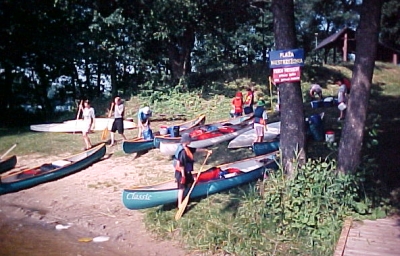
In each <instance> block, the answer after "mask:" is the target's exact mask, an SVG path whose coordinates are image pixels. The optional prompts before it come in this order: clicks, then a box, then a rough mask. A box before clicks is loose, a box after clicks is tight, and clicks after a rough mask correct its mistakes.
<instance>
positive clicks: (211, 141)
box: [159, 125, 253, 156]
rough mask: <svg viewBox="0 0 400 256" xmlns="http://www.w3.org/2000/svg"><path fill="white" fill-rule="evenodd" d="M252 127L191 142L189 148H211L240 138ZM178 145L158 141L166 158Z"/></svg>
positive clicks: (171, 154)
mask: <svg viewBox="0 0 400 256" xmlns="http://www.w3.org/2000/svg"><path fill="white" fill-rule="evenodd" d="M252 130H253V127H252V125H247V126H245V127H243V128H241V129H238V130H237V131H235V132H231V133H227V134H224V135H221V136H217V137H213V138H208V139H202V140H193V141H192V142H190V144H189V147H192V148H205V147H209V146H213V145H215V144H218V143H221V142H224V141H228V140H231V139H234V138H235V137H237V136H240V134H243V133H245V132H247V131H252ZM179 144H180V143H179V142H178V143H176V142H173V143H169V142H164V141H160V148H159V149H160V152H161V154H163V155H166V156H173V155H174V154H175V152H176V149H177V148H178V145H179Z"/></svg>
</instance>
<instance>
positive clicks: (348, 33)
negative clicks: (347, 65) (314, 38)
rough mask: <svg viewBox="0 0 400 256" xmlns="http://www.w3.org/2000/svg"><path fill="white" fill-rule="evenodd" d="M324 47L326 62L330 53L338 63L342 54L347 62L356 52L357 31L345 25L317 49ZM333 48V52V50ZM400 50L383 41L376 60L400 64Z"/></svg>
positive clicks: (323, 41)
mask: <svg viewBox="0 0 400 256" xmlns="http://www.w3.org/2000/svg"><path fill="white" fill-rule="evenodd" d="M322 49H324V53H323V55H324V63H327V60H328V55H330V54H332V55H333V63H337V57H338V55H339V56H340V55H341V56H342V61H343V62H347V61H348V59H349V54H355V53H356V32H355V31H354V30H352V29H351V28H348V27H345V28H343V29H341V30H340V31H338V32H337V33H335V34H333V35H331V36H329V37H327V38H325V39H324V40H322V41H321V42H320V43H319V44H317V47H315V49H314V50H315V51H319V50H322ZM332 50H333V53H332V52H331V51H332ZM399 55H400V50H397V49H394V48H392V47H389V46H387V45H385V44H383V43H382V42H379V43H378V50H377V54H376V60H378V61H382V62H391V63H393V64H394V65H398V64H399Z"/></svg>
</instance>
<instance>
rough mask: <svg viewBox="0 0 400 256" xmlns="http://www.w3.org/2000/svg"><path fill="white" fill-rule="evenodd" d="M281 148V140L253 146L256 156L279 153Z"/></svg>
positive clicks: (256, 143) (258, 143) (257, 143)
mask: <svg viewBox="0 0 400 256" xmlns="http://www.w3.org/2000/svg"><path fill="white" fill-rule="evenodd" d="M279 147H280V141H279V139H274V140H271V141H264V142H255V143H254V144H253V151H254V154H255V155H256V156H259V155H265V154H269V153H271V152H274V151H278V150H279Z"/></svg>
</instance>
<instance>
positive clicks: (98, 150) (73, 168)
mask: <svg viewBox="0 0 400 256" xmlns="http://www.w3.org/2000/svg"><path fill="white" fill-rule="evenodd" d="M105 153H106V146H105V144H104V143H103V144H100V145H99V146H96V147H94V148H92V149H89V150H86V151H84V152H81V153H79V154H76V155H74V156H71V157H68V158H65V160H61V161H67V160H68V161H70V164H68V165H66V166H64V167H59V168H56V169H54V170H49V171H43V172H39V173H35V174H32V173H31V171H32V170H33V169H36V168H32V169H28V170H26V171H19V172H16V173H15V174H12V172H13V171H12V170H11V171H10V173H11V174H7V173H4V174H3V175H2V176H0V177H1V179H2V183H0V195H2V194H7V193H13V192H17V191H20V190H23V189H27V188H31V187H34V186H37V185H39V184H42V183H46V182H49V181H53V180H57V179H60V178H62V177H65V176H67V175H70V174H73V173H75V172H78V171H81V170H82V169H84V168H86V167H88V166H90V165H92V164H93V163H95V162H96V161H98V160H100V159H101V158H102V157H103V156H104V155H105ZM42 166H44V165H42Z"/></svg>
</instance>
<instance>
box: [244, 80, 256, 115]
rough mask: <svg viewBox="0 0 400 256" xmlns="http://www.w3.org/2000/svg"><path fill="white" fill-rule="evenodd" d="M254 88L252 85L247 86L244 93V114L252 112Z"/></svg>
mask: <svg viewBox="0 0 400 256" xmlns="http://www.w3.org/2000/svg"><path fill="white" fill-rule="evenodd" d="M253 90H254V88H253V86H251V87H249V88H247V92H246V95H245V97H244V109H243V110H244V114H245V115H248V114H251V113H253V112H254V110H253V105H254V91H253Z"/></svg>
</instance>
